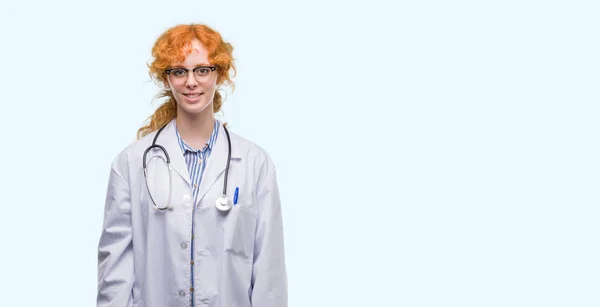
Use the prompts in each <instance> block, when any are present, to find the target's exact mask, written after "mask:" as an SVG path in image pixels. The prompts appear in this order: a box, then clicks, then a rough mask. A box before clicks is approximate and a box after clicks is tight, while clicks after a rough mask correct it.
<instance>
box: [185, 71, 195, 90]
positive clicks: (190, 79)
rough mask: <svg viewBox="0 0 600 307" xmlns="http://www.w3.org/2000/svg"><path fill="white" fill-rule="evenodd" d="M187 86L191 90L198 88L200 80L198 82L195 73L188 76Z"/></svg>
mask: <svg viewBox="0 0 600 307" xmlns="http://www.w3.org/2000/svg"><path fill="white" fill-rule="evenodd" d="M185 85H186V86H188V87H191V88H195V87H197V86H198V80H196V77H195V76H194V74H193V73H191V74H188V76H187V80H185Z"/></svg>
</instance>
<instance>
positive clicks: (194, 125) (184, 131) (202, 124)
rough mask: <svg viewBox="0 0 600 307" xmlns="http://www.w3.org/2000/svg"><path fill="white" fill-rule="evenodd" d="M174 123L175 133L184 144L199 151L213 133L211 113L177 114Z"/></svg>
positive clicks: (213, 121)
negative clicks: (175, 125) (175, 126)
mask: <svg viewBox="0 0 600 307" xmlns="http://www.w3.org/2000/svg"><path fill="white" fill-rule="evenodd" d="M207 109H209V108H207ZM205 111H207V110H205ZM208 111H212V110H208ZM175 123H176V124H177V131H178V132H179V135H180V136H181V138H182V139H183V140H184V141H185V143H186V144H188V145H190V146H192V147H194V148H197V149H201V148H202V146H204V144H206V142H207V141H208V139H209V138H210V135H211V134H212V132H213V126H214V123H215V117H214V114H213V113H212V112H201V113H200V114H193V115H190V114H186V113H185V112H177V118H176V119H175Z"/></svg>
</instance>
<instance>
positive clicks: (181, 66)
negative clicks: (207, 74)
mask: <svg viewBox="0 0 600 307" xmlns="http://www.w3.org/2000/svg"><path fill="white" fill-rule="evenodd" d="M203 66H213V65H210V64H204V63H203V64H198V65H196V66H194V68H198V67H203ZM172 68H186V67H185V66H183V65H173V66H172Z"/></svg>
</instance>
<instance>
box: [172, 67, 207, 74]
mask: <svg viewBox="0 0 600 307" xmlns="http://www.w3.org/2000/svg"><path fill="white" fill-rule="evenodd" d="M202 68H208V69H210V72H213V71H215V70H217V66H198V67H196V68H194V69H187V68H183V67H175V68H169V69H167V70H165V74H167V75H171V71H173V70H179V69H181V70H185V71H186V73H187V74H189V73H190V71H191V72H193V73H194V74H195V73H196V70H198V69H202Z"/></svg>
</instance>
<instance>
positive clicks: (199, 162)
mask: <svg viewBox="0 0 600 307" xmlns="http://www.w3.org/2000/svg"><path fill="white" fill-rule="evenodd" d="M219 126H220V123H219V121H218V120H216V119H215V124H214V126H213V132H212V134H211V136H210V138H209V139H208V141H207V142H206V144H204V147H203V148H202V149H196V148H192V147H191V146H189V145H188V144H186V143H185V142H184V141H183V139H182V138H181V136H180V135H179V131H178V130H177V125H175V133H176V134H177V141H178V142H179V147H180V148H181V152H182V153H183V156H184V158H185V164H186V165H187V168H188V173H189V174H190V182H191V183H192V191H193V198H192V199H194V201H195V200H196V195H197V194H198V188H199V187H200V182H201V181H202V174H203V173H204V169H205V168H206V160H207V159H208V157H209V156H210V153H211V152H212V148H213V146H214V144H215V141H216V140H217V136H218V135H219Z"/></svg>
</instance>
